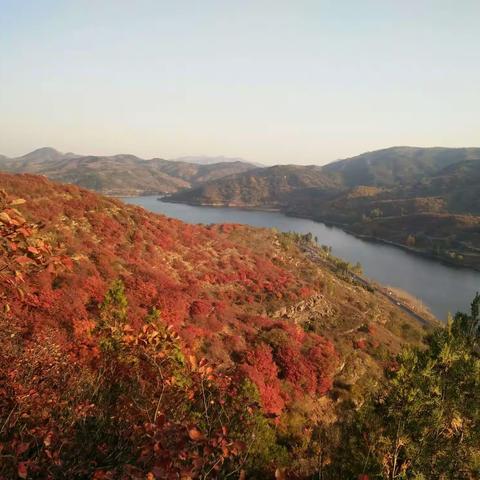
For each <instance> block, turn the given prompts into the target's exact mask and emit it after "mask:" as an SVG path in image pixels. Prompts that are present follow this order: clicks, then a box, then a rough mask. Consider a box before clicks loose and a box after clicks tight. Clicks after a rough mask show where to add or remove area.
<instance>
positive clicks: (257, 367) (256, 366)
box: [242, 345, 285, 415]
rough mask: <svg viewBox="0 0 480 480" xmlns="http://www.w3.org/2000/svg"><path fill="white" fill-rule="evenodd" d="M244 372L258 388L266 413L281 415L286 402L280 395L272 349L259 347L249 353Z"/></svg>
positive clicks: (264, 346)
mask: <svg viewBox="0 0 480 480" xmlns="http://www.w3.org/2000/svg"><path fill="white" fill-rule="evenodd" d="M242 370H243V371H244V372H245V373H246V374H247V375H248V376H249V377H250V379H251V380H252V381H253V382H254V383H255V385H256V386H257V388H258V391H259V393H260V398H261V401H262V406H263V408H264V410H265V412H267V413H270V414H274V415H280V414H281V413H282V410H283V407H284V405H285V402H284V400H283V398H282V397H281V395H280V387H281V384H280V381H279V379H278V367H277V365H276V364H275V362H274V361H273V356H272V350H271V348H270V347H268V346H267V345H259V346H258V347H257V348H256V349H255V350H253V351H250V352H248V353H247V355H246V362H245V363H244V364H243V365H242Z"/></svg>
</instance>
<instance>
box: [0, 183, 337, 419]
mask: <svg viewBox="0 0 480 480" xmlns="http://www.w3.org/2000/svg"><path fill="white" fill-rule="evenodd" d="M0 182H1V184H2V186H3V187H4V188H5V190H6V191H7V192H8V195H7V196H5V197H4V202H7V197H8V202H10V201H11V200H12V199H14V198H16V197H17V196H18V195H19V193H20V192H21V195H22V196H23V197H24V198H25V199H26V203H25V204H18V205H16V206H14V208H16V209H18V216H19V218H21V220H19V222H20V224H19V225H11V224H10V223H9V222H7V223H5V222H3V223H0V227H1V228H3V230H2V232H1V233H2V235H1V240H2V241H3V243H2V248H3V249H4V250H3V251H4V252H6V253H8V256H4V257H2V260H3V258H8V259H9V260H8V261H9V266H8V270H7V269H5V272H7V271H8V272H10V273H9V275H8V276H5V275H2V276H1V277H0V281H2V283H1V284H0V289H1V290H0V293H1V294H3V295H4V297H3V298H5V296H7V297H8V298H9V307H10V309H11V312H10V314H9V315H10V318H12V319H16V321H17V322H18V323H19V324H22V325H23V326H24V327H25V328H26V330H27V331H29V332H30V333H35V332H37V333H39V334H41V333H42V332H43V331H44V330H45V329H47V328H50V329H53V330H55V331H57V330H58V332H59V333H60V334H61V335H60V336H61V337H65V338H67V339H68V340H66V341H65V348H67V345H71V344H74V345H77V346H78V352H77V353H78V354H79V355H87V354H88V352H91V350H92V348H93V347H92V345H91V343H92V342H91V332H92V319H93V318H95V316H96V315H97V314H98V304H99V302H100V301H101V300H102V298H103V296H104V294H105V290H106V288H107V286H108V285H109V284H110V283H111V282H112V281H113V280H115V279H117V278H121V279H122V280H123V281H124V283H125V286H126V291H127V296H128V301H129V305H130V322H131V324H132V326H133V327H134V328H135V329H137V330H138V329H139V328H140V327H141V326H142V325H143V322H144V318H145V316H146V315H147V314H148V313H149V311H150V310H151V309H152V308H153V307H156V308H157V309H158V310H159V311H160V312H161V318H162V319H163V321H164V322H165V323H166V324H172V325H174V326H175V327H176V328H177V330H178V331H179V332H180V335H181V336H182V337H183V339H184V340H185V341H186V342H187V344H188V345H189V346H191V347H199V346H201V345H202V344H204V341H205V340H206V339H208V340H209V345H211V346H212V348H213V347H214V349H215V355H214V356H215V357H216V358H222V359H225V362H227V361H228V358H229V357H230V354H231V352H232V348H233V349H234V350H235V351H238V353H239V354H242V355H243V356H244V358H245V361H244V363H243V366H242V371H243V372H244V373H247V374H248V375H249V377H250V378H251V379H252V380H253V381H254V382H255V383H256V385H257V386H258V388H259V390H260V395H261V398H262V401H263V403H264V405H265V408H266V410H267V411H268V412H270V413H275V414H279V413H280V412H281V411H282V409H283V407H284V404H285V401H288V399H286V398H283V397H282V395H284V394H282V393H281V392H282V391H284V390H285V389H283V388H282V384H283V383H285V382H286V383H289V384H290V385H292V386H293V390H294V391H295V392H296V395H297V394H298V395H301V394H303V393H317V394H323V393H325V392H326V391H327V390H328V388H329V384H330V383H331V378H330V377H331V375H332V372H333V365H335V363H336V358H337V357H336V354H335V350H334V349H333V346H332V345H331V344H330V343H329V342H327V341H325V340H324V339H323V338H321V337H319V336H317V335H314V334H312V333H305V332H304V331H303V330H302V329H300V328H298V327H295V326H293V325H291V324H289V323H287V322H274V321H272V320H271V319H270V318H268V316H266V315H265V311H269V309H270V307H269V305H271V304H273V305H278V301H279V300H278V299H282V302H283V303H284V304H288V302H296V301H298V299H300V298H304V297H306V296H309V295H311V294H312V292H313V289H312V286H311V285H310V284H309V283H307V282H306V281H305V280H304V279H302V277H301V276H300V275H299V274H298V273H297V271H296V269H295V268H294V267H293V266H291V265H289V264H288V263H282V262H281V261H280V260H279V259H278V258H276V259H275V262H274V261H273V260H272V258H273V257H274V256H273V255H271V254H270V253H268V254H265V253H262V252H259V251H258V249H257V248H256V246H255V245H254V246H252V244H251V239H252V235H254V234H256V233H255V230H253V229H250V228H249V227H246V226H241V225H227V226H211V227H202V226H197V225H187V224H184V223H182V222H180V221H178V220H175V219H169V218H166V217H164V216H160V215H155V214H152V213H149V212H147V211H145V210H144V209H142V208H138V207H133V206H126V205H124V204H123V203H121V202H119V201H117V200H113V199H108V198H105V197H101V196H98V195H96V194H94V193H92V192H88V191H86V190H82V189H79V188H77V187H75V186H61V185H56V184H54V183H52V182H50V181H48V180H46V179H45V178H41V177H35V176H31V175H18V176H12V175H6V174H0ZM3 208H4V209H5V208H7V209H11V208H12V206H10V205H8V204H5V203H4V204H3ZM8 211H9V210H7V213H8ZM15 215H17V213H15ZM40 225H44V227H43V228H40ZM11 228H14V230H15V231H16V237H15V238H14V239H12V238H10V237H9V235H10V233H11V232H10V231H9V230H6V229H11ZM40 233H41V234H40ZM44 237H45V238H48V239H55V240H54V242H53V243H52V245H51V246H49V243H48V242H46V241H45V239H44ZM42 242H43V243H42ZM44 267H46V268H44ZM17 271H18V272H19V275H17V273H16V272H17ZM23 272H26V273H27V274H26V275H23ZM14 278H15V279H16V280H15V282H16V283H15V286H14V285H13V283H12V282H13V281H14ZM7 279H8V280H7ZM3 280H6V281H3ZM18 282H20V283H21V285H19V283H18ZM18 287H20V288H21V293H18V292H16V290H15V289H17V288H18ZM12 289H14V290H12ZM13 291H15V295H14V296H12V292H13ZM17 293H18V294H17ZM272 329H275V330H279V331H282V332H283V334H284V335H286V336H287V338H288V339H289V340H288V344H285V345H273V344H272V345H270V344H268V342H267V343H266V340H265V339H264V338H263V337H262V335H261V333H262V332H263V333H266V332H268V331H270V330H272ZM214 336H215V339H213V337H214ZM233 338H235V340H233ZM252 345H255V346H254V347H252ZM222 349H223V351H222ZM240 349H241V351H240ZM207 355H208V349H207Z"/></svg>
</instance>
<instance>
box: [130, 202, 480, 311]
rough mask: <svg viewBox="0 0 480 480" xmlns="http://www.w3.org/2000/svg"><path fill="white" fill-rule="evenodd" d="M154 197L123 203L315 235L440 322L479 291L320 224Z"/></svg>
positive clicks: (420, 261)
mask: <svg viewBox="0 0 480 480" xmlns="http://www.w3.org/2000/svg"><path fill="white" fill-rule="evenodd" d="M157 198H158V197H157V196H150V197H131V198H124V199H123V200H124V201H125V202H126V203H133V204H136V205H140V206H142V207H144V208H145V209H147V210H150V211H152V212H156V213H162V214H164V215H168V216H170V217H174V218H178V219H180V220H183V221H184V222H188V223H204V224H209V223H244V224H248V225H253V226H256V227H275V228H277V229H278V230H280V231H284V232H286V231H294V232H299V233H308V232H312V234H313V235H314V236H317V237H318V243H319V244H322V245H330V246H332V247H333V253H334V255H336V256H338V257H342V258H344V259H345V260H348V261H349V262H353V263H355V262H357V261H358V262H360V263H361V264H362V267H363V271H364V274H365V275H366V276H367V277H370V278H371V279H373V280H376V281H377V282H379V283H383V284H384V285H391V286H394V287H399V288H401V289H403V290H405V291H407V292H409V293H411V294H413V295H415V296H416V297H417V298H419V299H420V300H422V301H423V302H424V303H425V305H427V306H428V307H430V309H431V311H432V312H433V313H434V314H435V315H436V316H437V317H438V318H439V319H442V320H444V319H446V317H447V314H448V312H452V313H455V312H456V311H458V310H462V311H465V310H467V309H469V305H470V302H471V301H472V299H473V297H474V295H475V292H476V291H478V290H480V272H477V271H475V270H470V269H465V268H455V267H452V266H448V265H444V264H442V263H439V262H437V261H434V260H430V259H428V258H423V257H420V256H418V255H414V254H411V253H408V252H406V251H404V250H402V249H400V248H396V247H392V246H389V245H385V244H381V243H374V242H367V241H364V240H361V239H358V238H356V237H354V236H352V235H350V234H348V233H345V232H344V231H343V230H340V229H338V228H335V227H327V226H326V225H324V224H323V223H319V222H314V221H312V220H305V219H301V218H294V217H287V216H286V215H284V214H283V213H279V212H263V211H251V210H241V209H235V208H217V207H215V208H212V207H194V206H190V205H183V204H176V203H164V202H161V201H158V200H157Z"/></svg>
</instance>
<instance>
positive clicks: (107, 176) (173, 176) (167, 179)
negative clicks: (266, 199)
mask: <svg viewBox="0 0 480 480" xmlns="http://www.w3.org/2000/svg"><path fill="white" fill-rule="evenodd" d="M252 168H254V166H253V165H251V164H248V163H246V162H241V161H235V162H230V161H228V162H219V163H213V164H208V165H201V164H197V163H188V162H180V161H170V160H162V159H157V158H155V159H151V160H143V159H141V158H138V157H136V156H134V155H112V156H93V155H76V154H73V153H66V154H63V153H61V152H58V151H56V150H55V149H53V148H40V149H38V150H35V151H33V152H31V153H28V154H26V155H24V156H22V157H18V158H14V159H7V158H6V157H5V158H0V170H3V171H7V172H13V173H35V174H41V175H45V176H47V177H49V178H51V179H53V180H56V181H60V182H66V183H73V184H75V185H79V186H82V187H85V188H89V189H92V190H96V191H98V192H101V193H103V194H107V195H113V196H122V195H123V196H128V195H150V194H152V195H153V194H165V193H172V192H176V191H178V190H181V189H184V188H190V187H195V186H197V185H199V184H201V183H203V182H208V181H211V180H216V179H219V178H222V177H224V176H226V175H231V174H235V173H241V172H245V171H247V170H250V169H252Z"/></svg>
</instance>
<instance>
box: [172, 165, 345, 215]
mask: <svg viewBox="0 0 480 480" xmlns="http://www.w3.org/2000/svg"><path fill="white" fill-rule="evenodd" d="M340 186H341V184H340V183H339V182H338V181H337V179H336V177H335V175H330V174H329V175H326V174H324V173H323V171H322V168H321V167H317V166H300V165H276V166H274V167H268V168H259V169H256V170H252V171H248V172H244V173H241V174H237V175H230V176H228V177H225V178H222V179H220V180H218V181H212V182H207V183H205V184H204V185H201V186H200V187H197V188H194V189H191V190H185V191H183V192H179V193H178V194H175V195H172V196H169V197H168V198H167V199H166V200H167V201H173V202H185V203H191V204H199V205H227V206H246V207H266V208H278V207H280V206H282V205H286V204H288V201H289V198H290V196H291V195H292V194H294V192H296V191H298V190H305V189H309V188H313V187H321V188H322V190H325V191H326V192H330V191H336V190H337V189H338V188H339V187H340Z"/></svg>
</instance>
